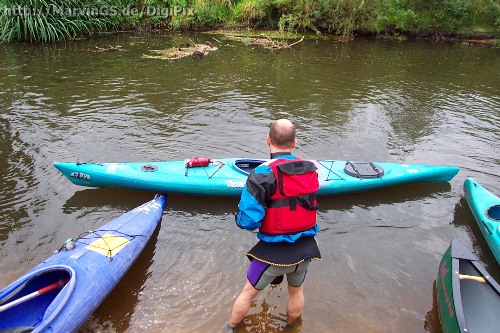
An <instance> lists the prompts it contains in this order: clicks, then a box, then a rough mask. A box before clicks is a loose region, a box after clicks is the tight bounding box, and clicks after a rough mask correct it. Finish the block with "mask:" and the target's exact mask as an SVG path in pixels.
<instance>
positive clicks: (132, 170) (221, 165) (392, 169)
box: [54, 157, 459, 197]
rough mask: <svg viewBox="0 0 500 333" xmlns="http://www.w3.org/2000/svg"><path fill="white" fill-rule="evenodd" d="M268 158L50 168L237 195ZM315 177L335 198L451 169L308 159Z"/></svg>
mask: <svg viewBox="0 0 500 333" xmlns="http://www.w3.org/2000/svg"><path fill="white" fill-rule="evenodd" d="M266 161H268V160H260V159H249V158H222V159H209V158H202V157H199V158H198V157H196V158H191V159H186V160H184V161H168V162H128V163H79V162H77V163H65V162H55V163H54V166H55V167H56V168H57V169H58V170H59V171H60V172H61V173H63V174H64V175H65V176H66V177H67V178H68V179H69V180H70V181H71V182H73V183H74V184H76V185H81V186H89V187H108V188H121V189H130V190H144V191H151V192H160V193H169V194H171V193H173V194H188V195H213V196H226V197H236V196H239V195H240V194H241V191H242V189H243V186H244V185H245V181H246V179H247V177H248V174H249V172H250V171H251V170H253V169H254V168H255V167H257V166H258V165H260V164H262V163H264V162H266ZM312 161H313V162H314V163H315V164H316V166H317V168H318V174H319V182H320V188H319V190H318V195H335V194H344V193H352V192H360V191H367V190H374V189H379V188H384V187H392V186H399V185H405V184H413V183H432V182H447V181H450V180H451V179H452V178H453V177H454V176H455V175H456V174H457V173H458V170H459V169H458V168H457V167H454V166H432V165H423V164H398V163H365V162H349V161H334V160H312Z"/></svg>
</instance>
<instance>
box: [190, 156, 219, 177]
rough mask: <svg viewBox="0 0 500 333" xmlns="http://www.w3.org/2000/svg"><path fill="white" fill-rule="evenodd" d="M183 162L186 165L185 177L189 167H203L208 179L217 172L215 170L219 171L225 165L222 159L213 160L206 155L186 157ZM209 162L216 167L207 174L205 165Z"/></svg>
mask: <svg viewBox="0 0 500 333" xmlns="http://www.w3.org/2000/svg"><path fill="white" fill-rule="evenodd" d="M184 164H185V166H186V171H185V172H184V176H185V177H187V176H188V170H189V169H190V168H199V167H201V168H202V169H203V171H205V173H206V174H207V176H208V179H211V178H212V177H213V176H214V175H215V174H216V173H217V171H219V170H220V169H221V168H222V167H223V166H224V165H225V164H224V162H222V161H214V160H212V159H210V158H208V157H192V158H186V160H185V161H184ZM210 164H212V165H213V166H217V167H218V168H217V169H216V170H215V171H214V172H213V173H212V174H211V175H209V174H208V172H207V169H206V168H205V167H207V166H209V165H210Z"/></svg>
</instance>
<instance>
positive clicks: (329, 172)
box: [316, 160, 345, 181]
mask: <svg viewBox="0 0 500 333" xmlns="http://www.w3.org/2000/svg"><path fill="white" fill-rule="evenodd" d="M316 162H318V164H319V165H321V166H322V167H323V168H325V169H326V170H328V174H327V175H326V179H325V181H329V180H345V178H342V176H340V175H339V174H337V173H336V172H335V171H333V170H332V168H333V162H335V161H324V162H331V165H330V167H327V166H326V165H324V164H323V163H321V161H319V160H317V161H316ZM331 173H333V174H334V175H335V176H337V177H339V178H338V179H334V178H329V177H330V174H331Z"/></svg>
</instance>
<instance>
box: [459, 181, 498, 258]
mask: <svg viewBox="0 0 500 333" xmlns="http://www.w3.org/2000/svg"><path fill="white" fill-rule="evenodd" d="M464 193H465V199H466V200H467V203H468V204H469V207H470V210H471V211H472V215H474V219H475V220H476V222H477V225H478V226H479V229H481V232H482V234H483V236H484V238H485V239H486V243H487V244H488V246H489V247H490V249H491V252H492V253H493V255H494V256H495V258H496V260H497V262H498V264H500V197H498V196H496V195H494V194H493V193H491V192H488V191H487V190H486V189H485V188H484V187H482V186H481V185H479V183H477V182H476V181H475V180H474V179H472V178H467V179H466V180H465V182H464Z"/></svg>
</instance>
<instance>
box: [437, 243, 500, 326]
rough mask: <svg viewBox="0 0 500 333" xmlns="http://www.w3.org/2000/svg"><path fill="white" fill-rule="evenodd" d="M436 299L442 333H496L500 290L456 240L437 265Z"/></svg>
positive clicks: (473, 257) (498, 323)
mask: <svg viewBox="0 0 500 333" xmlns="http://www.w3.org/2000/svg"><path fill="white" fill-rule="evenodd" d="M436 295H437V304H438V312H439V319H440V322H441V328H442V331H443V333H464V332H471V333H476V332H477V333H497V332H498V330H499V328H500V286H499V285H498V283H497V282H496V281H495V280H494V279H493V278H492V277H491V275H490V274H489V273H488V272H487V271H486V269H485V268H484V267H483V265H481V263H480V262H479V260H478V259H477V258H476V257H475V256H474V255H473V254H472V252H471V251H470V250H469V249H467V248H466V247H465V245H463V244H462V243H461V242H460V241H459V240H457V239H454V240H453V241H452V242H451V245H450V246H449V247H448V249H447V250H446V252H445V253H444V255H443V257H442V259H441V262H440V264H439V269H438V274H437V279H436Z"/></svg>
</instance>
